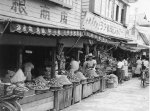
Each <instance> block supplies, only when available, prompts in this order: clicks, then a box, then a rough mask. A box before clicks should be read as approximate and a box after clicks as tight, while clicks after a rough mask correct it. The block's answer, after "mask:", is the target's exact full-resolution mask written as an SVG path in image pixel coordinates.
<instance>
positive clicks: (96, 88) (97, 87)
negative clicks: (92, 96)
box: [93, 77, 100, 93]
mask: <svg viewBox="0 0 150 111" xmlns="http://www.w3.org/2000/svg"><path fill="white" fill-rule="evenodd" d="M99 90H100V77H95V78H94V82H93V93H96V92H98V91H99Z"/></svg>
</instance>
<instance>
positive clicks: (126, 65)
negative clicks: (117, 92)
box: [123, 58, 129, 80]
mask: <svg viewBox="0 0 150 111" xmlns="http://www.w3.org/2000/svg"><path fill="white" fill-rule="evenodd" d="M123 64H124V66H123V71H124V78H123V79H124V80H128V77H129V75H128V61H127V60H126V58H124V60H123Z"/></svg>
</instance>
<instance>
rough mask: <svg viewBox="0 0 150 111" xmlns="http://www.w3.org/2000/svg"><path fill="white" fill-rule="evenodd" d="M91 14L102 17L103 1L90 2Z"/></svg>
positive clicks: (93, 0)
mask: <svg viewBox="0 0 150 111" xmlns="http://www.w3.org/2000/svg"><path fill="white" fill-rule="evenodd" d="M89 5H90V6H89V7H90V9H89V10H90V12H93V13H95V14H98V15H100V14H101V10H102V0H90V3H89Z"/></svg>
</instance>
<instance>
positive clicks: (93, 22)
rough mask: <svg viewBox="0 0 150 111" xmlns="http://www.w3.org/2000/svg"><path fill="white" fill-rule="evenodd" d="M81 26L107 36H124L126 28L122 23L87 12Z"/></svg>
mask: <svg viewBox="0 0 150 111" xmlns="http://www.w3.org/2000/svg"><path fill="white" fill-rule="evenodd" d="M82 28H83V29H86V30H90V31H94V32H96V33H100V34H105V35H108V36H114V37H120V38H125V35H126V28H124V27H123V26H122V25H120V24H117V23H115V22H112V21H110V20H107V19H104V18H102V17H100V16H96V15H94V14H92V13H90V12H87V14H86V16H85V18H84V20H83V24H82Z"/></svg>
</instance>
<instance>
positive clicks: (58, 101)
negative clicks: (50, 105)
mask: <svg viewBox="0 0 150 111" xmlns="http://www.w3.org/2000/svg"><path fill="white" fill-rule="evenodd" d="M64 107H65V105H64V89H61V90H56V91H54V109H55V110H56V111H59V110H61V109H64Z"/></svg>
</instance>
